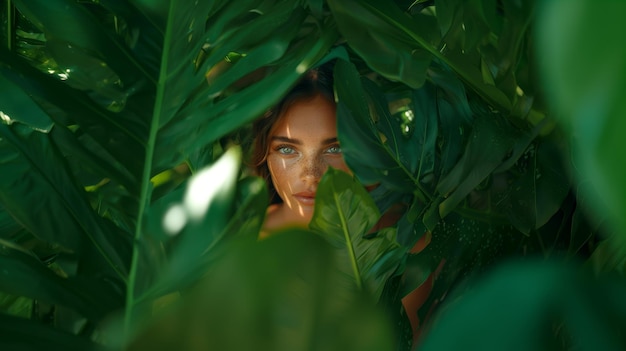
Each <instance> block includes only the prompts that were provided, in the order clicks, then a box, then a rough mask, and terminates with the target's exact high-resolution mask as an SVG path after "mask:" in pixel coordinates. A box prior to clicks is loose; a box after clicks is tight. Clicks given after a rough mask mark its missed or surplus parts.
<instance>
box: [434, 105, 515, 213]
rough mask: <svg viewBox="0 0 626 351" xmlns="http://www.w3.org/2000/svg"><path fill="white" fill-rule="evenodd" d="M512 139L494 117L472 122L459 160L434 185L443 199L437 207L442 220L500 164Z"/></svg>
mask: <svg viewBox="0 0 626 351" xmlns="http://www.w3.org/2000/svg"><path fill="white" fill-rule="evenodd" d="M516 137H517V135H516V133H515V131H514V130H512V129H511V128H510V127H509V126H507V125H506V124H504V122H503V121H500V120H498V117H497V116H489V117H487V116H481V117H478V118H477V119H475V120H474V126H473V130H472V133H471V135H470V137H469V142H468V145H467V147H466V149H465V153H464V154H463V157H462V158H461V159H460V160H459V162H458V163H457V164H456V166H455V167H454V168H453V169H452V170H451V171H450V173H449V174H448V175H447V176H446V177H444V178H443V179H441V181H440V182H439V184H438V185H437V191H438V192H439V193H440V194H442V195H443V196H445V197H446V199H445V200H444V201H443V202H442V203H441V205H439V213H440V215H441V217H442V218H443V217H445V216H446V215H447V214H448V213H450V212H451V211H452V210H454V208H455V207H456V206H457V205H458V204H459V203H460V202H461V201H462V200H463V199H464V198H465V197H466V196H467V194H469V193H470V191H472V190H473V189H474V188H475V187H476V186H477V185H478V184H479V183H480V182H482V181H483V180H484V179H485V178H486V177H487V176H488V175H489V174H490V173H491V172H492V171H493V170H494V169H495V168H496V167H497V166H498V165H500V164H501V163H502V161H503V160H504V158H505V156H506V154H507V152H509V151H510V149H511V147H512V146H513V144H514V141H515V139H516Z"/></svg>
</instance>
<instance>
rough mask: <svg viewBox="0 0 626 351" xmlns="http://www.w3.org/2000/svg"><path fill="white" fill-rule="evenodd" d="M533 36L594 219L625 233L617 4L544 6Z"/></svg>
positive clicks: (625, 67)
mask: <svg viewBox="0 0 626 351" xmlns="http://www.w3.org/2000/svg"><path fill="white" fill-rule="evenodd" d="M540 9H541V11H540V12H539V13H540V16H539V17H538V19H537V26H536V29H535V32H536V33H541V35H538V36H537V50H538V52H539V54H540V55H541V56H540V57H541V58H542V60H541V61H540V62H541V68H542V71H541V72H542V73H543V75H545V78H546V79H545V83H546V92H547V93H548V96H549V97H551V102H552V106H553V107H554V108H556V110H557V111H558V112H559V114H558V115H559V117H560V119H561V121H562V122H563V125H564V126H566V127H567V128H568V130H569V131H570V132H571V133H572V135H573V136H574V139H573V142H574V150H576V151H577V152H576V153H575V154H574V155H573V156H574V161H575V165H576V169H577V170H579V174H578V175H577V180H578V181H579V182H588V183H589V184H592V187H591V186H590V187H587V186H586V187H585V188H584V189H589V190H590V191H589V192H588V193H587V194H586V196H588V198H589V199H590V200H592V201H593V205H591V206H588V208H590V209H591V210H592V212H594V213H595V214H604V213H607V214H609V216H610V217H609V218H610V221H611V222H612V223H613V226H614V228H616V229H617V230H618V231H619V232H621V233H622V234H624V228H626V220H625V217H624V209H626V182H625V181H624V179H626V166H625V164H624V162H623V150H624V149H625V147H626V145H625V144H624V143H625V141H624V136H623V131H624V130H626V120H625V119H624V116H625V115H626V103H624V99H623V98H622V97H623V96H624V94H625V93H626V64H625V62H626V48H625V47H624V46H623V45H607V43H618V42H619V40H621V39H620V38H621V33H623V32H624V29H625V26H626V23H625V22H624V21H623V18H624V15H625V14H626V3H623V2H619V1H602V2H596V1H577V2H575V3H573V4H570V3H569V2H564V1H551V2H546V3H545V4H544V5H543V6H541V7H540Z"/></svg>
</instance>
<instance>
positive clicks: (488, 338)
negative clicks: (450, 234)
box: [420, 259, 626, 350]
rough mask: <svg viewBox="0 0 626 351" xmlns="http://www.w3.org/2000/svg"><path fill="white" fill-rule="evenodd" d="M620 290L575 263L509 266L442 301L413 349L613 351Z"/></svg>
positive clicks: (623, 312) (619, 342)
mask: <svg viewBox="0 0 626 351" xmlns="http://www.w3.org/2000/svg"><path fill="white" fill-rule="evenodd" d="M611 278H613V279H611ZM624 293H626V286H624V282H623V281H621V280H617V279H614V277H609V278H607V277H603V278H602V279H594V278H591V277H590V275H588V274H587V272H583V274H581V272H580V269H579V267H578V266H577V265H576V264H571V263H570V264H565V263H563V262H558V261H548V262H546V261H542V260H538V259H534V260H526V261H523V262H521V261H514V262H510V263H508V264H506V265H503V266H501V267H500V268H498V269H497V270H495V271H493V272H491V273H490V274H489V275H487V276H485V277H484V278H483V279H481V280H480V281H478V282H477V283H476V285H475V287H474V288H473V289H470V290H469V291H464V292H463V294H462V295H461V294H459V293H456V294H453V295H452V296H450V297H448V301H449V302H448V305H447V306H446V308H445V309H443V310H442V313H441V315H440V316H438V317H437V319H436V321H435V322H434V323H433V324H432V326H431V328H432V329H429V330H430V332H429V333H428V334H427V335H426V337H425V338H424V340H423V342H422V344H421V345H420V350H421V349H423V350H458V349H464V350H505V349H506V350H538V349H569V348H576V349H580V350H597V349H602V350H621V349H623V348H624V347H625V346H626V340H625V339H624V317H625V316H626V305H625V304H624V300H623V298H622V296H623V294H624ZM520 306H523V308H520ZM476 316H481V318H476ZM503 321H506V323H503ZM555 323H558V326H559V331H558V335H555V332H554V325H555ZM486 331H490V333H489V335H485V332H486ZM451 334H452V335H455V337H453V338H452V337H450V335H451ZM559 339H560V340H559Z"/></svg>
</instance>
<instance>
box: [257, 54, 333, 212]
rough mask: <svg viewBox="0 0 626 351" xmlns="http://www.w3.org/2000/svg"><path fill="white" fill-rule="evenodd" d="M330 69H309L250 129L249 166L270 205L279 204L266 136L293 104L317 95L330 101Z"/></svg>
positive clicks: (331, 78) (331, 79)
mask: <svg viewBox="0 0 626 351" xmlns="http://www.w3.org/2000/svg"><path fill="white" fill-rule="evenodd" d="M331 69H332V66H329V65H328V64H325V65H322V66H320V67H318V68H314V69H311V70H309V71H308V72H307V73H305V74H304V76H303V77H302V78H301V79H300V80H299V81H298V83H297V84H296V85H295V86H294V87H293V88H292V89H291V90H290V91H289V92H288V93H287V94H286V95H285V97H284V98H283V99H282V100H281V101H280V102H279V103H278V104H276V105H275V106H274V107H273V108H271V109H269V110H268V111H267V112H266V113H265V114H264V115H263V116H262V117H261V118H259V119H258V120H257V121H256V122H255V123H254V125H253V126H252V132H253V133H254V134H253V135H254V136H255V138H254V144H253V146H252V155H251V158H250V166H251V167H252V168H253V170H254V173H255V175H257V176H260V177H262V178H263V179H265V182H266V183H267V187H268V190H269V194H270V203H278V202H280V201H281V200H280V197H278V195H277V193H276V189H275V188H274V184H273V183H272V179H271V177H270V171H269V168H268V167H267V154H268V152H269V140H268V138H269V134H270V132H271V130H272V127H273V126H274V124H275V123H276V121H278V119H279V118H280V117H281V116H282V115H283V114H284V113H285V111H286V110H287V109H288V108H289V106H291V105H293V104H294V103H295V102H296V101H302V100H308V99H312V98H314V97H316V96H318V95H321V96H322V97H324V98H326V99H328V100H329V101H332V102H333V103H334V101H335V97H334V92H333V76H332V70H331Z"/></svg>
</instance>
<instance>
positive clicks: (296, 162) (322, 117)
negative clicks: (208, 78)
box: [252, 68, 350, 237]
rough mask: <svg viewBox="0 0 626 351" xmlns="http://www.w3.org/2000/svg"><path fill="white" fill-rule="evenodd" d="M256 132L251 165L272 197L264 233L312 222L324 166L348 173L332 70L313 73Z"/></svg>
mask: <svg viewBox="0 0 626 351" xmlns="http://www.w3.org/2000/svg"><path fill="white" fill-rule="evenodd" d="M254 132H255V135H256V139H255V144H254V151H253V155H252V164H253V166H254V167H255V168H256V172H257V174H258V175H260V176H262V177H264V178H265V179H266V181H267V184H268V187H269V190H270V196H271V201H272V205H270V207H269V208H268V211H267V217H266V219H265V222H264V225H263V229H262V231H261V235H260V236H261V237H266V236H267V235H268V234H270V233H271V232H274V231H276V230H279V229H281V228H285V227H290V226H300V227H306V226H308V223H309V221H310V220H311V217H312V216H313V209H314V205H315V193H316V191H317V185H318V183H319V181H320V179H321V177H322V175H323V174H324V172H325V171H326V169H327V168H328V167H329V166H331V167H333V168H336V169H339V170H342V171H345V172H350V170H349V168H348V166H347V165H346V163H345V162H344V159H343V155H342V153H341V147H340V146H339V141H338V140H337V123H336V116H335V101H334V94H333V83H332V74H331V73H330V72H329V71H327V70H325V69H324V68H319V69H314V70H311V71H309V72H308V73H307V74H306V75H305V76H304V77H303V78H302V79H301V80H300V81H299V82H298V84H297V85H296V86H295V87H294V88H293V89H292V90H291V91H290V92H289V93H288V94H287V95H286V96H285V97H284V98H283V100H281V101H280V103H278V105H277V106H276V107H275V108H274V109H272V110H270V111H268V112H267V113H266V114H265V116H263V118H261V119H260V120H259V121H257V123H256V124H255V126H254Z"/></svg>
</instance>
